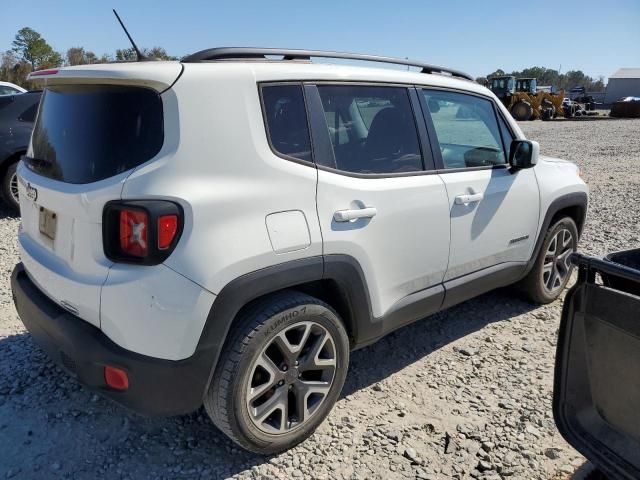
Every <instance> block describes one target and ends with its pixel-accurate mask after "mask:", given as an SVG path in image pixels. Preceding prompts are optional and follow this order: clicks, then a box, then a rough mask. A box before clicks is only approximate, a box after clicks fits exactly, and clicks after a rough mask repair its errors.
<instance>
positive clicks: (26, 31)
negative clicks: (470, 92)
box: [0, 27, 606, 92]
mask: <svg viewBox="0 0 640 480" xmlns="http://www.w3.org/2000/svg"><path fill="white" fill-rule="evenodd" d="M11 47H12V48H11V49H10V50H7V51H6V52H2V53H0V80H4V81H7V82H11V83H15V84H17V85H20V86H22V87H26V88H28V87H29V85H28V82H27V75H29V73H30V72H32V71H34V70H42V69H45V68H55V67H60V66H66V65H86V64H91V63H107V62H113V61H127V60H135V59H136V52H135V51H134V50H133V48H121V49H117V50H116V51H115V53H114V54H108V53H104V54H102V55H101V56H99V57H98V56H97V55H96V54H95V53H94V52H92V51H90V50H85V49H84V48H83V47H71V48H70V49H68V50H67V51H66V52H64V53H61V52H57V51H55V50H54V49H53V47H52V46H51V45H49V44H48V43H47V41H46V40H45V39H44V38H43V37H42V35H40V34H39V33H38V32H36V31H35V30H33V29H32V28H29V27H24V28H22V29H20V30H19V31H18V33H17V34H16V36H15V39H14V40H13V42H12V45H11ZM142 53H144V54H145V55H146V56H149V57H154V58H157V59H158V60H177V57H174V56H172V55H169V54H167V52H166V50H165V49H164V48H162V47H153V48H143V49H142ZM500 75H514V76H515V77H525V78H537V79H538V85H553V86H554V87H556V88H558V89H565V90H566V89H569V88H573V87H585V88H586V90H587V91H590V92H602V91H604V89H605V87H606V85H605V83H604V77H602V76H601V77H599V78H598V79H594V78H592V77H590V76H588V75H586V74H585V73H584V72H582V71H581V70H570V71H568V72H567V73H560V72H558V71H557V70H553V69H551V68H545V67H531V68H525V69H524V70H522V71H519V72H518V71H513V72H511V73H508V74H507V73H506V72H505V71H504V70H502V69H498V70H496V71H495V72H493V73H490V74H489V75H487V76H486V77H478V78H476V81H477V82H478V83H481V84H483V85H486V83H487V79H488V78H491V77H494V76H500Z"/></svg>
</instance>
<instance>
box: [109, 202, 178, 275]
mask: <svg viewBox="0 0 640 480" xmlns="http://www.w3.org/2000/svg"><path fill="white" fill-rule="evenodd" d="M183 223H184V222H183V211H182V208H181V207H180V206H179V205H178V204H176V203H174V202H170V201H166V200H127V201H113V202H109V203H107V204H106V205H105V207H104V213H103V218H102V242H103V247H104V253H105V256H106V257H107V258H109V259H110V260H112V261H114V262H123V263H137V264H141V265H157V264H159V263H162V262H163V261H164V260H165V259H166V258H167V257H168V256H169V255H171V252H172V251H173V249H174V248H175V246H176V245H177V243H178V240H179V239H180V235H181V234H182V226H183Z"/></svg>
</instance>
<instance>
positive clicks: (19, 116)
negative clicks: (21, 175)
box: [0, 91, 42, 212]
mask: <svg viewBox="0 0 640 480" xmlns="http://www.w3.org/2000/svg"><path fill="white" fill-rule="evenodd" d="M41 94H42V92H39V91H35V92H26V93H20V94H17V95H7V96H2V97H0V196H2V198H3V199H4V201H5V203H6V204H7V205H8V206H9V208H10V209H11V210H13V211H15V212H17V211H18V178H17V177H16V166H17V164H18V160H20V157H22V155H24V154H25V153H26V152H27V147H28V146H29V139H30V137H31V130H33V123H34V121H35V118H36V113H37V111H38V103H39V102H40V96H41Z"/></svg>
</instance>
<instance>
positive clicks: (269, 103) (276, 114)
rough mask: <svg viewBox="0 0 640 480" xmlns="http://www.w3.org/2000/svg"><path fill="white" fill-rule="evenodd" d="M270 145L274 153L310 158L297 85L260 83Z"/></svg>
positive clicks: (301, 158)
mask: <svg viewBox="0 0 640 480" xmlns="http://www.w3.org/2000/svg"><path fill="white" fill-rule="evenodd" d="M262 102H263V104H264V116H265V122H266V125H267V133H268V136H269V142H270V143H271V148H272V149H273V150H274V151H275V152H276V153H278V154H281V155H284V156H288V157H294V158H298V159H300V160H306V161H311V141H310V139H309V126H308V123H307V113H306V109H305V105H304V95H303V93H302V86H301V85H293V84H292V85H269V86H264V87H262Z"/></svg>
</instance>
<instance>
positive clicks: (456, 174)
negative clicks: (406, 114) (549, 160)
mask: <svg viewBox="0 0 640 480" xmlns="http://www.w3.org/2000/svg"><path fill="white" fill-rule="evenodd" d="M420 97H421V101H422V105H423V108H424V109H425V111H426V112H427V113H426V116H427V128H428V129H429V134H430V137H431V141H432V143H433V144H434V145H435V146H436V148H435V149H434V157H435V162H436V165H437V166H438V168H439V171H440V178H441V179H442V181H443V182H444V184H445V186H446V189H447V196H448V202H449V209H450V216H451V249H450V252H449V266H448V269H447V272H446V275H445V282H446V281H451V280H454V279H463V278H464V277H465V276H469V275H474V276H477V275H478V272H480V273H482V271H483V270H485V269H491V270H487V273H488V272H490V271H491V272H493V271H496V270H501V269H503V268H504V269H508V270H512V271H515V273H516V274H517V270H518V269H519V268H520V267H523V266H524V263H525V262H527V261H528V260H529V258H530V257H531V254H532V251H533V245H534V242H535V237H536V230H537V225H538V215H539V210H540V205H539V203H540V202H539V192H538V183H537V180H536V177H535V173H534V171H533V169H526V170H519V171H512V170H511V169H509V168H508V164H507V158H508V147H509V145H510V143H511V140H512V139H513V136H512V133H511V131H510V130H509V128H508V127H507V125H506V123H505V122H504V120H503V119H502V118H501V117H500V116H499V114H498V113H497V110H496V108H495V105H494V103H493V101H492V100H491V99H489V98H488V97H483V96H480V95H474V94H469V93H461V92H458V91H449V90H438V89H422V90H421V95H420ZM516 276H517V275H516ZM445 286H446V285H445Z"/></svg>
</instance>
